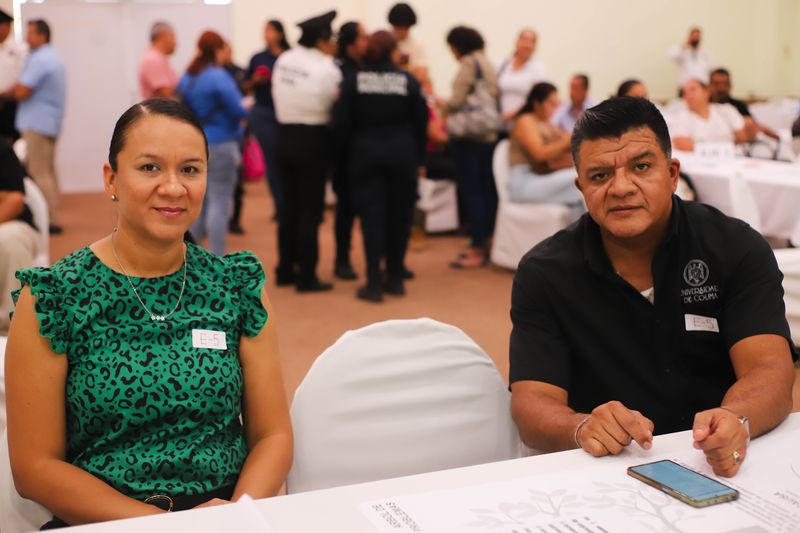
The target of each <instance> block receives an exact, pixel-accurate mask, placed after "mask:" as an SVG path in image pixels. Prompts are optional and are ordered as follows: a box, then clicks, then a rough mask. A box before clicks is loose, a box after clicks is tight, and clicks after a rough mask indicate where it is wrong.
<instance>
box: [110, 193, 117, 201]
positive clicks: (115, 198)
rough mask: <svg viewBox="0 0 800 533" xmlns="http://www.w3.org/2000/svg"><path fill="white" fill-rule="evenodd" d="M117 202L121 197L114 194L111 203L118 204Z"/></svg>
mask: <svg viewBox="0 0 800 533" xmlns="http://www.w3.org/2000/svg"><path fill="white" fill-rule="evenodd" d="M117 200H119V197H118V196H117V195H116V194H112V195H111V201H112V202H116V201H117Z"/></svg>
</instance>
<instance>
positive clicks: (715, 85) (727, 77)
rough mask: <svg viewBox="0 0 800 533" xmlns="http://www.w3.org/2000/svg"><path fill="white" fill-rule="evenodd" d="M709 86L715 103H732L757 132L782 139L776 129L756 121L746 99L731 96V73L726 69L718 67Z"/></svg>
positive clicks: (749, 125) (777, 139)
mask: <svg viewBox="0 0 800 533" xmlns="http://www.w3.org/2000/svg"><path fill="white" fill-rule="evenodd" d="M708 88H709V89H710V92H711V101H712V102H713V103H715V104H731V105H732V106H733V107H735V108H736V111H738V112H739V114H740V115H742V117H744V122H745V124H747V125H748V127H750V128H752V129H755V130H756V131H757V132H761V133H763V134H764V135H767V136H768V137H771V138H773V139H775V140H776V141H779V140H780V139H781V138H780V136H779V135H778V134H777V133H775V131H773V130H771V129H770V128H768V127H766V126H764V125H761V124H759V123H758V122H756V120H755V119H754V118H753V116H752V115H751V114H750V109H748V107H747V104H746V103H745V102H744V101H742V100H737V99H736V98H734V97H733V96H731V74H730V72H728V71H727V70H726V69H724V68H718V69H715V70H714V71H713V72H712V73H711V78H710V81H709V84H708Z"/></svg>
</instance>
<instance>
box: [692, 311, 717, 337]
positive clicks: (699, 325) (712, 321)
mask: <svg viewBox="0 0 800 533" xmlns="http://www.w3.org/2000/svg"><path fill="white" fill-rule="evenodd" d="M684 317H685V319H686V331H713V332H714V333H719V324H718V323H717V319H716V318H712V317H710V316H700V315H689V314H686V315H684Z"/></svg>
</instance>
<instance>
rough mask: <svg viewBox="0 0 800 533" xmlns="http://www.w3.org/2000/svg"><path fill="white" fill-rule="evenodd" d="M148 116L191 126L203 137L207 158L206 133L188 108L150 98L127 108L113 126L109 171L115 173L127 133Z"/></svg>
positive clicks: (109, 150)
mask: <svg viewBox="0 0 800 533" xmlns="http://www.w3.org/2000/svg"><path fill="white" fill-rule="evenodd" d="M148 115H160V116H164V117H169V118H171V119H174V120H178V121H180V122H185V123H186V124H188V125H190V126H192V127H193V128H194V129H196V130H197V131H198V132H199V133H200V135H202V136H203V144H204V145H205V147H206V158H208V139H207V138H206V133H205V132H204V131H203V126H202V125H201V124H200V121H199V120H198V119H197V116H196V115H195V114H194V113H193V112H192V110H191V109H189V106H187V105H186V104H184V103H181V102H178V101H177V100H172V99H171V98H150V99H149V100H145V101H143V102H139V103H138V104H134V105H133V106H131V107H129V108H128V110H127V111H125V112H124V113H123V114H122V116H121V117H119V119H118V120H117V123H116V125H115V126H114V133H112V134H111V144H110V145H109V147H108V164H109V165H110V166H111V170H113V171H114V172H116V171H117V156H118V155H119V153H120V152H121V151H122V149H123V148H125V139H126V137H127V135H128V131H129V130H130V129H131V128H132V127H133V126H134V125H136V123H137V122H139V121H140V120H141V119H143V118H144V117H146V116H148Z"/></svg>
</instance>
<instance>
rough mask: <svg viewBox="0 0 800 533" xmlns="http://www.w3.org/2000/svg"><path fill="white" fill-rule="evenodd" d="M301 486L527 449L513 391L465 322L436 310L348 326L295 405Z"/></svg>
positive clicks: (290, 483)
mask: <svg viewBox="0 0 800 533" xmlns="http://www.w3.org/2000/svg"><path fill="white" fill-rule="evenodd" d="M291 415H292V424H293V427H294V435H295V448H294V464H293V465H292V470H291V472H290V473H289V477H288V480H287V491H288V492H291V493H296V492H305V491H309V490H316V489H324V488H328V487H334V486H340V485H348V484H353V483H360V482H367V481H374V480H378V479H386V478H392V477H399V476H405V475H412V474H418V473H423V472H430V471H435V470H443V469H447V468H456V467H461V466H468V465H474V464H481V463H488V462H493V461H500V460H505V459H513V458H517V457H520V456H521V454H522V447H521V443H520V441H519V437H518V434H517V430H516V427H515V425H514V423H513V421H512V420H511V409H510V393H509V392H508V388H507V386H506V384H505V382H504V381H503V379H502V378H501V377H500V374H498V372H497V369H496V367H495V366H494V364H493V363H492V361H491V359H489V357H488V356H487V355H486V354H485V353H484V352H483V350H481V348H480V347H478V345H477V344H475V342H474V341H473V340H472V339H470V338H469V337H468V336H467V335H465V334H464V333H463V332H462V331H461V330H459V329H458V328H455V327H453V326H449V325H447V324H442V323H441V322H436V321H434V320H431V319H429V318H420V319H416V320H389V321H386V322H380V323H377V324H372V325H370V326H367V327H364V328H361V329H358V330H355V331H348V332H347V333H345V334H344V335H343V336H342V337H341V338H340V339H339V340H337V341H336V342H335V343H334V344H333V345H332V346H331V347H330V348H328V349H327V350H325V352H324V353H323V354H322V355H320V356H319V358H318V359H317V360H316V361H315V362H314V364H313V365H312V367H311V369H310V370H309V372H308V374H307V375H306V377H305V379H304V380H303V382H302V383H301V384H300V386H299V387H298V389H297V392H296V394H295V397H294V401H293V403H292V408H291Z"/></svg>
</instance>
